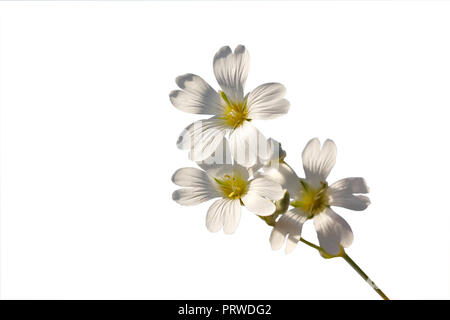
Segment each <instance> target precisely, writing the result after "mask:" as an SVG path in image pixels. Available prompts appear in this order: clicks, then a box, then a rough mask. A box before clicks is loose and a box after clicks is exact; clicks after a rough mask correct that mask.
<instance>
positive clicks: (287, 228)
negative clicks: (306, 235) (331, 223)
mask: <svg viewBox="0 0 450 320" xmlns="http://www.w3.org/2000/svg"><path fill="white" fill-rule="evenodd" d="M306 220H308V216H307V214H306V213H305V212H303V211H302V210H300V209H299V208H295V209H292V210H289V211H288V212H286V213H285V214H283V215H282V216H281V217H280V219H279V220H278V221H277V223H276V224H275V226H274V228H273V229H272V233H271V234H270V238H269V240H270V245H271V246H272V249H273V250H278V249H280V248H281V247H282V245H283V243H284V240H285V239H286V236H287V241H286V249H285V251H286V253H290V252H292V251H293V250H294V249H295V247H296V246H297V243H298V242H299V241H300V237H301V234H302V227H303V224H304V223H305V222H306Z"/></svg>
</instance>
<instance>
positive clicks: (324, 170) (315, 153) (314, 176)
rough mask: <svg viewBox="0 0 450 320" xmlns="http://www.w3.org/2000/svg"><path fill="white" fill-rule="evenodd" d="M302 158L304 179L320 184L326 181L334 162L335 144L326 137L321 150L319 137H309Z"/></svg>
mask: <svg viewBox="0 0 450 320" xmlns="http://www.w3.org/2000/svg"><path fill="white" fill-rule="evenodd" d="M302 159H303V168H304V170H305V176H306V179H307V180H309V182H310V183H313V184H320V182H321V181H326V178H327V177H328V175H329V174H330V171H331V169H333V167H334V164H335V163H336V145H335V143H334V142H333V141H332V140H329V139H327V140H326V141H325V143H324V144H323V146H322V150H321V149H320V141H319V139H317V138H314V139H311V140H310V141H309V142H308V144H307V145H306V147H305V149H304V150H303V153H302Z"/></svg>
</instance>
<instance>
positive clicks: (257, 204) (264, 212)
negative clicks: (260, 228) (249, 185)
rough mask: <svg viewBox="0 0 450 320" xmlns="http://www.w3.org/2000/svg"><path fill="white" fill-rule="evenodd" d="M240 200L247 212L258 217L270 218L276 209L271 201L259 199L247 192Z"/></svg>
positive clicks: (255, 194)
mask: <svg viewBox="0 0 450 320" xmlns="http://www.w3.org/2000/svg"><path fill="white" fill-rule="evenodd" d="M241 200H242V202H243V203H244V205H245V207H246V208H247V209H248V210H249V211H251V212H253V213H254V214H257V215H258V216H270V215H271V214H273V213H274V212H275V209H276V207H275V205H274V204H273V202H272V201H270V200H267V199H266V198H263V197H261V196H260V195H259V194H257V193H256V192H251V191H248V192H247V194H246V195H245V196H243V197H242V198H241Z"/></svg>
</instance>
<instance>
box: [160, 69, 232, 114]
mask: <svg viewBox="0 0 450 320" xmlns="http://www.w3.org/2000/svg"><path fill="white" fill-rule="evenodd" d="M175 81H176V83H177V85H178V86H179V87H180V88H181V89H182V90H174V91H172V92H171V93H170V95H169V97H170V101H171V102H172V104H173V105H174V106H175V108H177V109H180V110H181V111H184V112H189V113H196V114H211V115H220V114H222V112H223V106H222V102H221V98H220V96H219V93H218V92H217V91H215V90H214V89H213V88H212V87H211V86H210V85H209V84H208V83H206V81H205V80H203V79H202V78H201V77H199V76H197V75H195V74H192V73H188V74H185V75H182V76H179V77H178V78H177V79H176V80H175Z"/></svg>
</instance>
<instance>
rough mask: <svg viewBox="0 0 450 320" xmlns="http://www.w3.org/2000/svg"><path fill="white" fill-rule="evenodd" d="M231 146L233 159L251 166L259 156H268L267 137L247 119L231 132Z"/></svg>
mask: <svg viewBox="0 0 450 320" xmlns="http://www.w3.org/2000/svg"><path fill="white" fill-rule="evenodd" d="M230 148H231V154H232V156H233V159H234V160H235V161H236V162H237V163H239V164H241V165H243V166H245V167H251V166H254V165H255V164H256V163H257V162H258V157H259V156H260V155H261V156H266V153H267V139H266V138H265V137H264V135H263V134H262V133H261V132H260V131H259V130H258V129H256V128H255V127H254V126H253V125H252V124H251V123H249V122H248V121H245V122H244V123H243V124H242V125H241V126H239V127H237V128H236V129H234V130H233V131H232V132H231V134H230Z"/></svg>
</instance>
